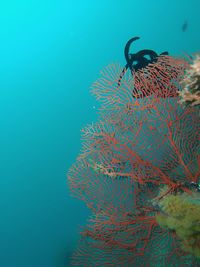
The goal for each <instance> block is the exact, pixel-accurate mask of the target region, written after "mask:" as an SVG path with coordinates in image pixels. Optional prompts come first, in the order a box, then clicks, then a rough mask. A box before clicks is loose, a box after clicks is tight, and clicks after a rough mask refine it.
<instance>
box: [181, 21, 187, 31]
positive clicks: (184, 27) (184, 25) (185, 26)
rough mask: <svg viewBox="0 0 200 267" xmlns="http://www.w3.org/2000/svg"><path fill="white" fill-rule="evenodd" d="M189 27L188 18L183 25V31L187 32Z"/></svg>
mask: <svg viewBox="0 0 200 267" xmlns="http://www.w3.org/2000/svg"><path fill="white" fill-rule="evenodd" d="M187 28H188V22H187V20H185V21H184V23H183V25H182V32H186V31H187Z"/></svg>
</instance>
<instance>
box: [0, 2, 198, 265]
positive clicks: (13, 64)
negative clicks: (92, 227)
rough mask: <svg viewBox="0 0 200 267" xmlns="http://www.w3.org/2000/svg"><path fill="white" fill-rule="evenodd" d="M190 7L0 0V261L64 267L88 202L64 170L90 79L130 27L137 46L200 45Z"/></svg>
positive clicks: (92, 113) (112, 57)
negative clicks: (72, 189)
mask: <svg viewBox="0 0 200 267" xmlns="http://www.w3.org/2000/svg"><path fill="white" fill-rule="evenodd" d="M199 12H200V1H199V0H190V1H189V0H176V1H175V0H168V1H165V0H160V1H159V0H152V1H149V0H140V1H135V0H132V1H131V0H123V1H119V0H115V1H114V0H107V1H106V0H101V1H91V0H90V1H89V0H86V1H80V0H77V1H67V0H65V1H63V0H49V1H43V0H40V1H38V0H34V1H25V0H24V1H22V0H19V1H9V0H8V1H4V2H3V1H2V2H1V3H0V209H1V213H0V267H64V266H70V263H69V256H70V255H71V253H72V251H73V249H74V247H75V245H76V241H77V239H78V237H79V234H78V232H79V230H80V226H82V225H84V224H86V219H87V216H88V211H87V209H86V207H85V205H84V203H82V202H80V201H78V200H76V199H74V198H72V197H71V195H70V192H69V189H68V186H67V179H66V173H67V170H68V168H69V167H70V166H71V164H72V163H73V162H74V161H75V159H76V156H77V155H78V153H79V150H80V147H81V141H80V129H81V128H82V127H83V126H84V125H86V124H87V123H91V122H92V121H95V120H96V117H97V114H96V113H97V110H96V109H95V108H94V106H96V107H97V106H98V103H96V102H95V100H94V98H93V97H92V96H91V95H90V92H89V90H90V85H91V83H92V82H93V81H95V79H96V78H97V77H98V74H99V71H100V70H101V69H102V68H103V67H104V66H105V65H107V64H109V63H111V62H120V63H121V64H124V63H125V61H124V57H123V49H124V45H125V43H126V41H127V40H128V39H129V38H131V37H133V36H140V37H141V39H140V40H139V41H137V43H136V44H135V49H136V50H137V51H138V50H140V49H144V48H148V49H153V50H155V51H157V52H158V53H161V52H163V51H165V50H167V51H169V53H170V54H171V55H182V54H183V53H184V52H185V53H192V52H196V51H199V50H200V37H199V26H200V16H199ZM185 22H187V29H186V30H185V31H182V26H183V24H184V23H185Z"/></svg>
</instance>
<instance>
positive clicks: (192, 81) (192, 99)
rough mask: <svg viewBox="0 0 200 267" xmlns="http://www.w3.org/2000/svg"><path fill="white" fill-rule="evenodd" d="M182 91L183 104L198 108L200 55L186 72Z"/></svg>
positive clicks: (199, 96) (199, 100) (199, 98)
mask: <svg viewBox="0 0 200 267" xmlns="http://www.w3.org/2000/svg"><path fill="white" fill-rule="evenodd" d="M181 84H182V86H183V90H182V91H180V93H179V95H180V96H181V101H180V102H181V103H185V104H186V105H191V106H196V105H199V104H200V55H197V56H196V57H195V59H194V60H193V61H192V63H191V64H190V66H189V68H188V69H187V70H186V73H185V76H184V78H183V81H182V83H181Z"/></svg>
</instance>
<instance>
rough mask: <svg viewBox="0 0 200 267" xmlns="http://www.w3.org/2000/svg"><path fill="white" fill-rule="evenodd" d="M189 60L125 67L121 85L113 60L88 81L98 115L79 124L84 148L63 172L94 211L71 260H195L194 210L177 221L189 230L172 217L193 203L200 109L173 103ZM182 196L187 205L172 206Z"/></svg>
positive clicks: (172, 265) (148, 264) (150, 263)
mask: <svg viewBox="0 0 200 267" xmlns="http://www.w3.org/2000/svg"><path fill="white" fill-rule="evenodd" d="M187 67H188V63H187V62H186V61H184V60H181V59H176V58H172V57H169V56H161V57H159V59H158V61H157V62H156V63H154V64H150V65H149V66H148V67H147V68H145V69H141V70H139V71H137V72H136V73H135V76H134V79H133V77H132V75H129V73H125V75H124V76H123V78H122V80H121V83H120V87H119V86H118V80H119V76H120V73H121V69H122V67H121V66H119V65H118V64H112V65H109V66H108V67H106V68H105V69H104V70H103V71H102V72H101V77H100V78H99V79H98V80H97V81H96V82H95V83H94V84H93V91H92V93H93V94H94V95H95V96H96V98H97V99H98V100H100V101H101V103H102V106H101V109H100V119H99V121H98V122H96V123H93V124H92V125H88V126H87V127H85V128H84V129H83V131H82V132H83V133H82V139H83V147H82V151H81V153H80V155H79V157H78V158H77V161H76V163H75V164H74V165H73V166H72V167H71V168H70V170H69V173H68V179H69V185H70V189H71V191H72V192H73V194H74V196H76V197H77V198H79V199H81V200H83V201H84V202H85V203H86V205H87V207H88V208H89V209H91V211H92V214H93V215H92V216H91V218H90V220H89V225H88V226H87V227H86V228H85V229H84V230H83V231H82V233H81V236H82V237H81V240H80V243H79V246H78V248H77V250H76V251H75V252H74V254H73V257H72V264H73V265H76V266H87V267H90V266H91V267H93V266H118V267H123V266H127V267H128V266H137V267H144V266H145V267H154V266H161V267H165V266H168V267H176V266H177V267H178V266H186V267H189V266H193V267H198V266H200V260H199V259H198V248H199V243H198V242H197V241H198V240H193V241H192V237H193V236H189V231H191V229H192V226H188V225H189V224H190V223H191V224H192V223H194V222H195V226H194V229H192V230H193V231H194V230H195V229H196V228H198V224H196V221H195V219H196V218H195V214H194V213H193V214H192V216H193V219H192V218H191V220H189V219H187V220H186V223H185V224H184V221H182V220H181V221H178V222H179V224H181V226H182V227H183V226H184V227H185V228H184V229H185V232H187V236H186V235H184V234H182V233H181V231H179V230H178V227H176V226H174V225H173V224H172V223H171V221H170V219H171V220H172V217H173V216H172V215H174V213H173V212H176V211H178V212H179V213H181V212H185V207H186V206H188V208H190V209H191V207H192V208H193V209H194V208H195V207H196V206H195V204H194V203H193V199H194V193H193V190H194V189H193V187H192V185H193V183H194V184H199V176H200V156H199V149H200V143H199V140H200V116H199V113H198V110H197V109H196V106H192V107H191V106H184V105H180V104H179V103H178V98H179V96H178V90H179V88H180V81H181V80H182V78H183V76H184V73H185V70H186V68H187ZM161 188H165V190H164V189H163V190H164V194H163V195H162V197H163V198H160V190H161ZM177 192H181V194H182V195H181V194H180V195H179V194H177V195H176V193H177ZM190 194H193V195H192V196H191V198H190V197H189V195H190ZM174 197H175V199H174ZM181 197H182V198H184V199H186V200H187V201H186V203H185V207H181V206H180V205H178V204H176V209H175V211H173V209H171V210H170V207H171V206H173V205H174V203H180V199H181ZM159 198H160V199H159ZM156 201H157V203H156ZM171 204H172V205H171ZM164 210H165V212H167V211H168V212H169V214H168V217H167V218H166V217H164V215H165V213H164ZM191 212H192V211H191ZM192 216H191V217H192ZM169 218H170V219H169ZM167 219H168V220H167ZM178 222H177V224H178ZM170 223H171V224H170ZM177 224H175V225H177ZM171 225H172V226H173V228H175V229H171V228H172V226H171ZM170 227H171V228H170ZM195 227H196V228H195ZM197 230H198V229H197ZM190 233H191V232H190ZM187 237H188V238H187ZM189 237H190V240H189ZM192 242H194V243H193V244H195V248H194V246H193V244H192ZM194 250H195V251H194Z"/></svg>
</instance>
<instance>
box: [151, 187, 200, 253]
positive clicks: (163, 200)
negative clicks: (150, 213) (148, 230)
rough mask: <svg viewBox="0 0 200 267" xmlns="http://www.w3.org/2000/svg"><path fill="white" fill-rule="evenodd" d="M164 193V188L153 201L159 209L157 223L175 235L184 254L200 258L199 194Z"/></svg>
mask: <svg viewBox="0 0 200 267" xmlns="http://www.w3.org/2000/svg"><path fill="white" fill-rule="evenodd" d="M165 192H167V191H166V188H164V189H163V190H162V191H161V192H160V193H159V196H158V197H157V198H156V199H155V200H154V204H157V205H158V206H159V209H160V213H158V214H157V215H156V221H157V223H158V224H159V225H160V226H161V227H163V228H166V229H168V230H169V231H174V232H175V233H176V235H177V237H178V238H179V239H180V240H181V242H182V249H183V250H184V251H185V252H189V253H190V254H192V255H194V256H195V257H197V258H200V193H199V192H192V194H188V193H185V192H179V193H176V194H175V193H174V194H165Z"/></svg>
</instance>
